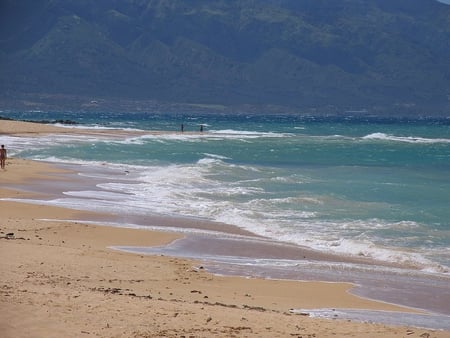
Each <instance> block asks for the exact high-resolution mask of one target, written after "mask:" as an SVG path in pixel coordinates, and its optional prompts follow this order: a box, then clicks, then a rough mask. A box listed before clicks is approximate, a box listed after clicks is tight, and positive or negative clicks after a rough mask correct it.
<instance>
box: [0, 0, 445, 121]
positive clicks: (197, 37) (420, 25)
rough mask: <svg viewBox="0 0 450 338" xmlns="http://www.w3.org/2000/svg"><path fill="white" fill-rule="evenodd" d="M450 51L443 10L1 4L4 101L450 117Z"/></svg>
mask: <svg viewBox="0 0 450 338" xmlns="http://www.w3.org/2000/svg"><path fill="white" fill-rule="evenodd" d="M449 42H450V6H447V5H444V4H441V3H439V2H437V1H434V0H369V1H367V0H339V1H329V0H222V1H220V0H216V1H211V0H191V1H181V0H3V1H2V2H0V67H1V68H0V80H1V81H0V97H7V98H16V97H17V98H20V97H21V96H23V94H26V93H34V94H39V93H40V94H46V95H48V94H49V95H58V94H65V95H73V96H86V97H87V96H89V97H96V96H99V97H103V98H108V97H111V98H117V97H123V98H128V99H136V100H143V99H152V100H158V101H165V102H190V103H202V104H221V105H225V106H236V105H244V104H245V105H256V106H259V107H264V106H268V105H279V106H286V107H291V108H293V109H300V110H302V109H310V108H318V109H325V108H326V109H331V110H333V109H334V110H336V111H339V110H346V109H362V108H367V109H369V110H370V109H375V110H376V109H378V110H389V109H397V108H401V107H409V109H411V110H417V111H422V112H423V111H426V110H439V111H441V112H444V113H445V112H450V108H449V107H450V101H449V96H450V43H449ZM35 96H36V95H35ZM61 104H64V102H61Z"/></svg>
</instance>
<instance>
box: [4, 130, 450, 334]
mask: <svg viewBox="0 0 450 338" xmlns="http://www.w3.org/2000/svg"><path fill="white" fill-rule="evenodd" d="M59 132H64V133H67V132H76V133H88V132H89V131H81V130H78V129H76V131H74V130H72V129H68V128H58V127H55V126H47V125H40V124H34V123H23V122H14V121H0V135H1V134H6V133H7V134H9V135H17V137H20V135H23V134H27V135H28V136H29V135H30V134H34V135H36V136H39V135H40V133H59ZM112 132H113V131H110V132H108V133H112ZM0 140H1V137H0ZM6 146H7V145H6ZM44 178H45V179H51V180H54V181H57V180H59V181H60V180H64V179H65V177H64V176H63V175H61V170H60V169H58V168H55V167H52V166H50V165H48V164H46V163H42V162H33V161H29V160H25V159H20V158H8V160H7V166H6V170H4V171H0V183H1V186H0V187H1V188H0V198H1V199H5V198H18V199H20V198H22V197H24V196H27V195H28V194H29V193H28V192H25V191H23V189H19V187H23V186H26V185H27V184H33V182H36V181H37V180H41V179H44ZM44 193H45V191H42V194H44ZM0 215H1V220H2V222H1V223H0V237H1V238H0V254H1V257H2V259H1V267H0V269H1V275H2V280H1V289H0V313H1V316H0V332H2V333H1V336H2V337H89V336H97V337H362V336H364V337H422V338H425V337H450V332H449V331H437V330H429V329H423V328H416V327H403V326H387V325H382V324H373V323H360V322H356V321H348V320H342V319H339V317H336V318H335V319H332V320H328V319H318V318H312V317H311V316H309V315H308V311H307V310H308V309H319V308H330V309H349V308H350V309H371V310H382V311H397V312H405V313H407V312H412V313H414V312H419V311H417V310H414V309H410V308H405V307H401V306H396V305H393V304H387V303H383V302H377V301H372V300H368V299H364V298H360V297H357V296H354V295H352V294H350V293H349V290H350V289H351V288H352V285H351V284H348V283H328V282H298V281H280V280H264V279H256V278H240V277H224V276H215V275H212V274H210V273H208V272H207V271H205V269H203V267H202V265H201V263H200V262H196V261H191V260H185V259H181V258H177V257H169V256H161V255H136V254H131V253H126V252H122V251H117V250H113V249H112V248H111V247H113V246H161V245H166V244H168V243H171V242H173V241H175V240H177V239H179V238H181V237H182V236H183V235H182V234H180V233H174V232H155V231H149V230H136V229H126V228H119V227H108V226H101V225H92V224H89V223H88V222H83V221H73V220H81V219H83V220H87V219H101V215H96V214H87V213H80V212H78V211H74V210H68V209H63V208H56V207H50V206H42V205H34V204H26V203H19V202H13V201H8V200H0ZM68 220H72V221H68ZM291 309H305V311H304V312H302V313H297V314H296V313H292V312H291V311H290V310H291Z"/></svg>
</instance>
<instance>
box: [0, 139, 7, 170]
mask: <svg viewBox="0 0 450 338" xmlns="http://www.w3.org/2000/svg"><path fill="white" fill-rule="evenodd" d="M5 163H6V148H5V145H4V144H2V148H1V149H0V165H1V167H2V169H5Z"/></svg>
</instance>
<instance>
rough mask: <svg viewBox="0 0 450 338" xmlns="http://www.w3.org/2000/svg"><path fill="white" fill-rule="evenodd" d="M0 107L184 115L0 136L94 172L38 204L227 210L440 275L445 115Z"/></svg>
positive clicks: (182, 212)
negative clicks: (80, 131)
mask: <svg viewBox="0 0 450 338" xmlns="http://www.w3.org/2000/svg"><path fill="white" fill-rule="evenodd" d="M0 115H2V116H7V117H12V118H17V119H28V120H53V119H58V120H61V119H69V120H72V121H76V122H77V123H78V124H77V125H76V126H67V127H68V128H79V127H83V128H93V129H105V128H119V129H128V130H136V129H137V130H144V131H145V130H147V131H155V130H162V131H177V132H178V131H179V130H180V125H181V124H182V123H183V124H184V129H185V132H184V133H162V134H156V135H155V134H150V133H149V134H144V135H142V136H130V137H125V138H121V139H117V138H113V137H106V138H105V137H97V136H94V135H90V136H73V135H72V136H70V135H49V136H42V137H39V138H32V137H26V136H25V137H20V138H17V137H12V136H4V135H3V136H0V141H1V143H2V144H6V145H7V148H8V149H9V154H10V156H15V157H22V158H28V159H35V160H42V161H50V162H54V163H59V164H62V163H64V164H67V163H68V164H71V165H74V164H75V165H77V166H78V167H79V168H80V175H82V176H83V177H85V178H91V179H96V180H98V182H99V183H98V184H96V185H94V186H88V187H86V186H80V187H78V188H74V187H73V186H71V187H70V189H68V190H67V191H64V195H62V196H59V197H57V198H54V199H52V200H50V201H46V203H50V204H54V205H61V206H67V207H73V208H79V209H88V210H95V211H106V212H108V211H116V210H118V209H120V210H121V213H122V214H130V215H162V216H164V215H170V216H181V217H188V218H191V219H201V220H211V221H217V222H224V223H228V224H232V225H235V226H237V227H240V228H242V229H245V230H248V231H250V232H253V233H255V234H258V235H262V236H265V237H268V238H271V239H275V240H279V241H283V242H288V243H293V244H298V245H302V246H306V247H310V248H313V249H316V250H319V251H322V252H329V253H335V254H339V255H344V256H350V257H354V256H355V257H361V256H364V257H369V258H373V259H375V260H379V261H381V262H389V263H400V264H403V265H405V266H408V267H411V268H412V269H415V270H417V271H423V272H427V273H435V274H442V275H448V274H449V271H450V270H449V269H450V119H449V118H442V119H437V118H433V119H431V118H430V119H395V118H376V117H370V118H357V117H348V116H347V117H320V118H318V117H300V116H293V115H277V116H275V115H256V114H252V115H248V114H234V115H222V114H182V113H176V114H175V113H173V114H157V113H121V114H120V113H108V112H105V113H101V114H98V113H96V114H93V113H70V112H66V113H61V112H58V113H55V112H24V113H17V112H14V113H12V112H2V113H1V114H0ZM0 123H1V121H0ZM200 125H204V131H203V132H202V133H200V132H198V131H199V129H200ZM191 132H195V133H191Z"/></svg>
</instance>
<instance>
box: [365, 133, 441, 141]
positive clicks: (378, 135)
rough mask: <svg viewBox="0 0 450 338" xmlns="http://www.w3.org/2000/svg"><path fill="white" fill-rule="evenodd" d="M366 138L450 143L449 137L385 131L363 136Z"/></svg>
mask: <svg viewBox="0 0 450 338" xmlns="http://www.w3.org/2000/svg"><path fill="white" fill-rule="evenodd" d="M363 139H365V140H383V141H398V142H407V143H450V139H447V138H423V137H414V136H394V135H390V134H385V133H372V134H369V135H366V136H364V137H363Z"/></svg>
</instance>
